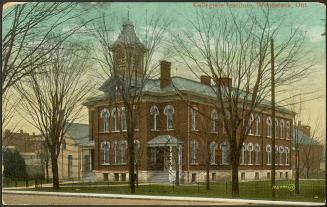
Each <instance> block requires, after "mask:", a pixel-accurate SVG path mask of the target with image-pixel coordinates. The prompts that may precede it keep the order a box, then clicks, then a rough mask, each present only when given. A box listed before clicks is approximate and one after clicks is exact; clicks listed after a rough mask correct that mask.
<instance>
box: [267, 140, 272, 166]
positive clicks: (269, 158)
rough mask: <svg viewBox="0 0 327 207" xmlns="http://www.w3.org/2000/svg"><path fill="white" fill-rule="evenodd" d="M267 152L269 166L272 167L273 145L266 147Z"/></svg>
mask: <svg viewBox="0 0 327 207" xmlns="http://www.w3.org/2000/svg"><path fill="white" fill-rule="evenodd" d="M266 152H267V165H271V145H270V144H269V145H267V146H266Z"/></svg>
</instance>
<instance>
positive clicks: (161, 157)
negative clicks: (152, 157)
mask: <svg viewBox="0 0 327 207" xmlns="http://www.w3.org/2000/svg"><path fill="white" fill-rule="evenodd" d="M164 161H165V151H164V149H163V148H161V147H157V148H156V163H155V165H154V170H163V169H164Z"/></svg>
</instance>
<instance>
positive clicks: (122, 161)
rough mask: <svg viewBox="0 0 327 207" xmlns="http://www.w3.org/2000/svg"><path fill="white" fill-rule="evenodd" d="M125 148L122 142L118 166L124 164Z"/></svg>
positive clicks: (124, 143) (125, 145)
mask: <svg viewBox="0 0 327 207" xmlns="http://www.w3.org/2000/svg"><path fill="white" fill-rule="evenodd" d="M126 148H127V144H126V142H125V141H123V142H122V143H121V144H120V164H125V163H126Z"/></svg>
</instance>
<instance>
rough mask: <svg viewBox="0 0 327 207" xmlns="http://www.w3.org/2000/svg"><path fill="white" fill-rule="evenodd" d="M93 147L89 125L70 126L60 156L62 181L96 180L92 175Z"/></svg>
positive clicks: (59, 169)
mask: <svg viewBox="0 0 327 207" xmlns="http://www.w3.org/2000/svg"><path fill="white" fill-rule="evenodd" d="M93 145H94V143H93V142H90V141H89V126H88V125H87V124H80V123H72V124H70V126H69V128H68V129H67V132H66V134H65V136H64V139H63V141H62V145H61V151H60V155H59V156H58V174H59V179H60V180H82V179H84V180H90V181H92V180H94V179H93V177H94V175H93V173H92V169H93V166H92V152H93V147H94V146H93ZM49 169H51V166H50V167H49ZM50 173H51V170H50ZM50 176H52V175H50ZM94 178H95V177H94Z"/></svg>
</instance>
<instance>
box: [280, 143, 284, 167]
mask: <svg viewBox="0 0 327 207" xmlns="http://www.w3.org/2000/svg"><path fill="white" fill-rule="evenodd" d="M283 154H284V147H283V146H279V165H283V164H284V163H283V157H284V156H283Z"/></svg>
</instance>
